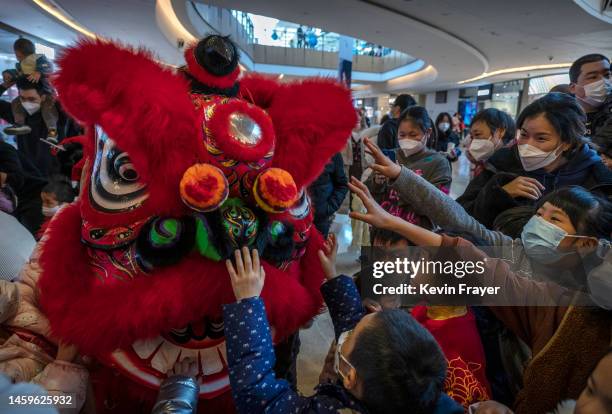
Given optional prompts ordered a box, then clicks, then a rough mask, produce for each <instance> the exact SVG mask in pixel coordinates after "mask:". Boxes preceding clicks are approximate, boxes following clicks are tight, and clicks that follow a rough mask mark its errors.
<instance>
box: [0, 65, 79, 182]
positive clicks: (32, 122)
mask: <svg viewBox="0 0 612 414" xmlns="http://www.w3.org/2000/svg"><path fill="white" fill-rule="evenodd" d="M16 83H17V89H18V90H19V96H20V98H21V99H22V100H27V102H32V103H34V104H36V103H38V104H40V102H41V101H42V95H44V93H45V91H44V90H42V89H41V88H44V87H45V86H44V84H40V83H32V82H30V81H29V80H28V79H27V78H25V77H20V78H18V79H17V82H16ZM10 86H12V84H11V83H8V84H7V83H6V82H4V83H3V84H2V85H0V95H1V94H3V93H4V92H5V91H6V89H8V88H9V87H10ZM56 105H57V107H58V114H59V119H58V122H57V134H58V136H57V139H58V141H60V142H61V140H62V139H64V138H66V137H71V136H75V135H78V134H79V132H80V131H79V130H78V126H77V125H76V123H74V122H73V121H72V120H71V119H70V118H69V117H68V116H67V115H66V114H65V113H64V112H63V111H62V110H61V108H60V107H59V104H57V103H56ZM0 118H2V119H4V120H5V121H7V122H9V123H11V124H13V123H15V120H14V118H13V111H12V108H11V103H10V102H6V101H3V100H0ZM25 125H27V126H29V127H30V128H31V132H29V133H28V134H25V135H18V136H17V137H16V141H17V149H18V150H19V152H20V153H21V154H23V155H24V156H25V157H26V158H27V159H28V160H30V161H31V162H32V163H33V164H34V165H35V166H36V168H37V169H38V171H40V173H41V174H42V176H43V177H49V176H51V175H52V174H56V173H59V172H60V165H59V162H58V160H57V158H56V157H54V156H53V155H52V154H51V151H50V150H51V147H50V146H49V144H47V143H45V142H43V141H41V138H42V139H47V137H48V136H49V134H48V130H47V126H46V124H45V121H44V120H43V117H42V114H41V111H40V110H38V111H36V112H33V113H32V114H28V115H27V117H26V120H25Z"/></svg>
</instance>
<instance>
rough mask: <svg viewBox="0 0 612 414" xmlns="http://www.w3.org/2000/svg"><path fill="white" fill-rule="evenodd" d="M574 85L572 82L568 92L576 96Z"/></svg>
mask: <svg viewBox="0 0 612 414" xmlns="http://www.w3.org/2000/svg"><path fill="white" fill-rule="evenodd" d="M576 86H577V85H576V84H575V83H574V82H572V83H570V84H569V91H570V92H571V93H572V94H573V95H576Z"/></svg>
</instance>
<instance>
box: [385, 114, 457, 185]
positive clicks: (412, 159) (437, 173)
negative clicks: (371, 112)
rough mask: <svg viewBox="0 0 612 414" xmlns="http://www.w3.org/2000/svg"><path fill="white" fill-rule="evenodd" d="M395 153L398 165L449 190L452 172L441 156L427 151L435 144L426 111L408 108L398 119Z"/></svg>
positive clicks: (431, 124)
mask: <svg viewBox="0 0 612 414" xmlns="http://www.w3.org/2000/svg"><path fill="white" fill-rule="evenodd" d="M397 138H398V142H399V146H400V147H399V149H398V150H396V157H397V162H398V164H399V165H402V166H405V167H406V168H410V169H412V170H415V171H417V170H418V171H420V172H421V175H422V177H423V178H425V179H426V180H427V181H429V182H430V183H432V184H433V185H435V186H437V187H441V188H445V189H446V190H448V189H449V188H450V184H451V179H452V171H451V168H450V164H449V162H448V160H447V158H446V156H444V155H443V154H441V153H439V152H437V151H435V150H434V149H431V148H428V144H429V143H430V142H435V141H436V132H435V129H434V127H433V122H432V120H431V118H430V117H429V114H428V113H427V110H426V109H425V108H423V107H421V106H412V107H410V108H407V109H406V110H405V111H404V112H402V114H401V115H400V118H399V124H398V131H397Z"/></svg>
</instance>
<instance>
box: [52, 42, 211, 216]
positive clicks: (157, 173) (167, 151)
mask: <svg viewBox="0 0 612 414" xmlns="http://www.w3.org/2000/svg"><path fill="white" fill-rule="evenodd" d="M59 66H60V68H61V69H60V72H59V74H58V75H57V78H56V80H55V86H56V87H57V89H58V93H59V96H60V99H61V102H62V105H63V106H64V108H66V109H67V110H68V111H69V112H70V113H71V114H72V115H73V116H75V117H76V118H77V119H79V120H81V121H82V122H83V123H84V124H86V125H88V127H89V128H88V129H89V134H88V135H89V136H90V137H91V138H90V140H91V142H94V140H93V132H92V129H93V126H94V125H100V126H101V127H102V128H103V129H104V130H105V131H106V132H107V133H108V135H109V136H110V137H111V138H112V139H113V140H114V141H115V142H116V143H117V145H118V147H119V148H121V149H122V150H123V151H126V152H127V153H128V154H129V155H130V158H131V159H132V162H133V163H134V166H135V167H136V169H137V170H138V172H139V174H140V176H141V180H142V181H143V182H145V183H147V184H148V185H149V187H148V191H149V198H148V199H147V200H146V201H145V203H144V204H143V206H142V207H141V208H140V209H137V210H135V211H133V212H131V213H130V214H128V215H122V214H102V213H99V212H95V211H89V213H90V214H89V216H90V218H91V217H97V219H98V220H99V221H100V222H99V223H98V224H101V225H102V224H105V225H112V224H122V223H123V224H125V223H128V222H129V220H136V219H138V218H143V217H147V216H148V215H151V214H153V213H164V214H174V215H178V214H182V213H183V212H185V211H186V208H185V206H184V205H183V203H182V202H181V200H180V197H179V192H178V188H179V182H180V179H181V177H182V175H183V172H184V171H185V170H186V169H187V168H188V167H189V166H191V165H192V164H195V163H196V162H203V161H206V160H207V158H208V155H207V152H206V150H205V148H204V146H203V145H202V143H201V137H200V131H199V125H200V124H201V117H202V115H201V114H198V113H197V112H196V111H195V109H194V107H193V104H192V102H191V100H190V98H189V95H188V92H189V86H188V83H187V81H186V80H185V79H183V78H182V77H180V76H178V75H176V74H174V73H172V72H170V71H169V70H166V69H164V68H162V67H160V66H159V65H158V64H157V63H155V62H154V61H153V60H152V57H151V55H150V53H148V52H146V51H144V50H134V49H131V48H127V47H121V46H119V45H116V44H114V43H111V42H106V41H101V40H94V41H90V40H83V41H80V42H79V43H78V44H77V45H76V46H74V47H71V48H68V49H67V51H66V52H65V53H64V54H63V56H62V57H61V59H60V62H59ZM90 164H91V163H90ZM89 169H91V165H90V166H89ZM89 173H90V172H89V171H88V172H87V174H89ZM85 194H86V193H85ZM84 204H88V200H87V199H86V201H85V203H84ZM84 209H85V211H87V210H88V206H87V205H85V206H84ZM119 222H120V223H119Z"/></svg>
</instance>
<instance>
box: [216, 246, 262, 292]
mask: <svg viewBox="0 0 612 414" xmlns="http://www.w3.org/2000/svg"><path fill="white" fill-rule="evenodd" d="M234 257H235V260H236V268H235V269H234V265H233V264H232V262H231V260H229V259H228V260H226V261H225V266H226V267H227V271H228V273H229V275H230V279H231V281H232V289H234V295H235V296H236V300H238V301H239V300H242V299H246V298H252V297H256V296H259V295H260V294H261V290H262V289H263V285H264V280H265V278H266V272H265V271H264V268H263V267H262V266H261V265H260V263H259V253H258V252H257V249H254V250H253V251H252V252H249V249H248V247H243V248H242V253H241V252H240V250H236V251H235V252H234Z"/></svg>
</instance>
